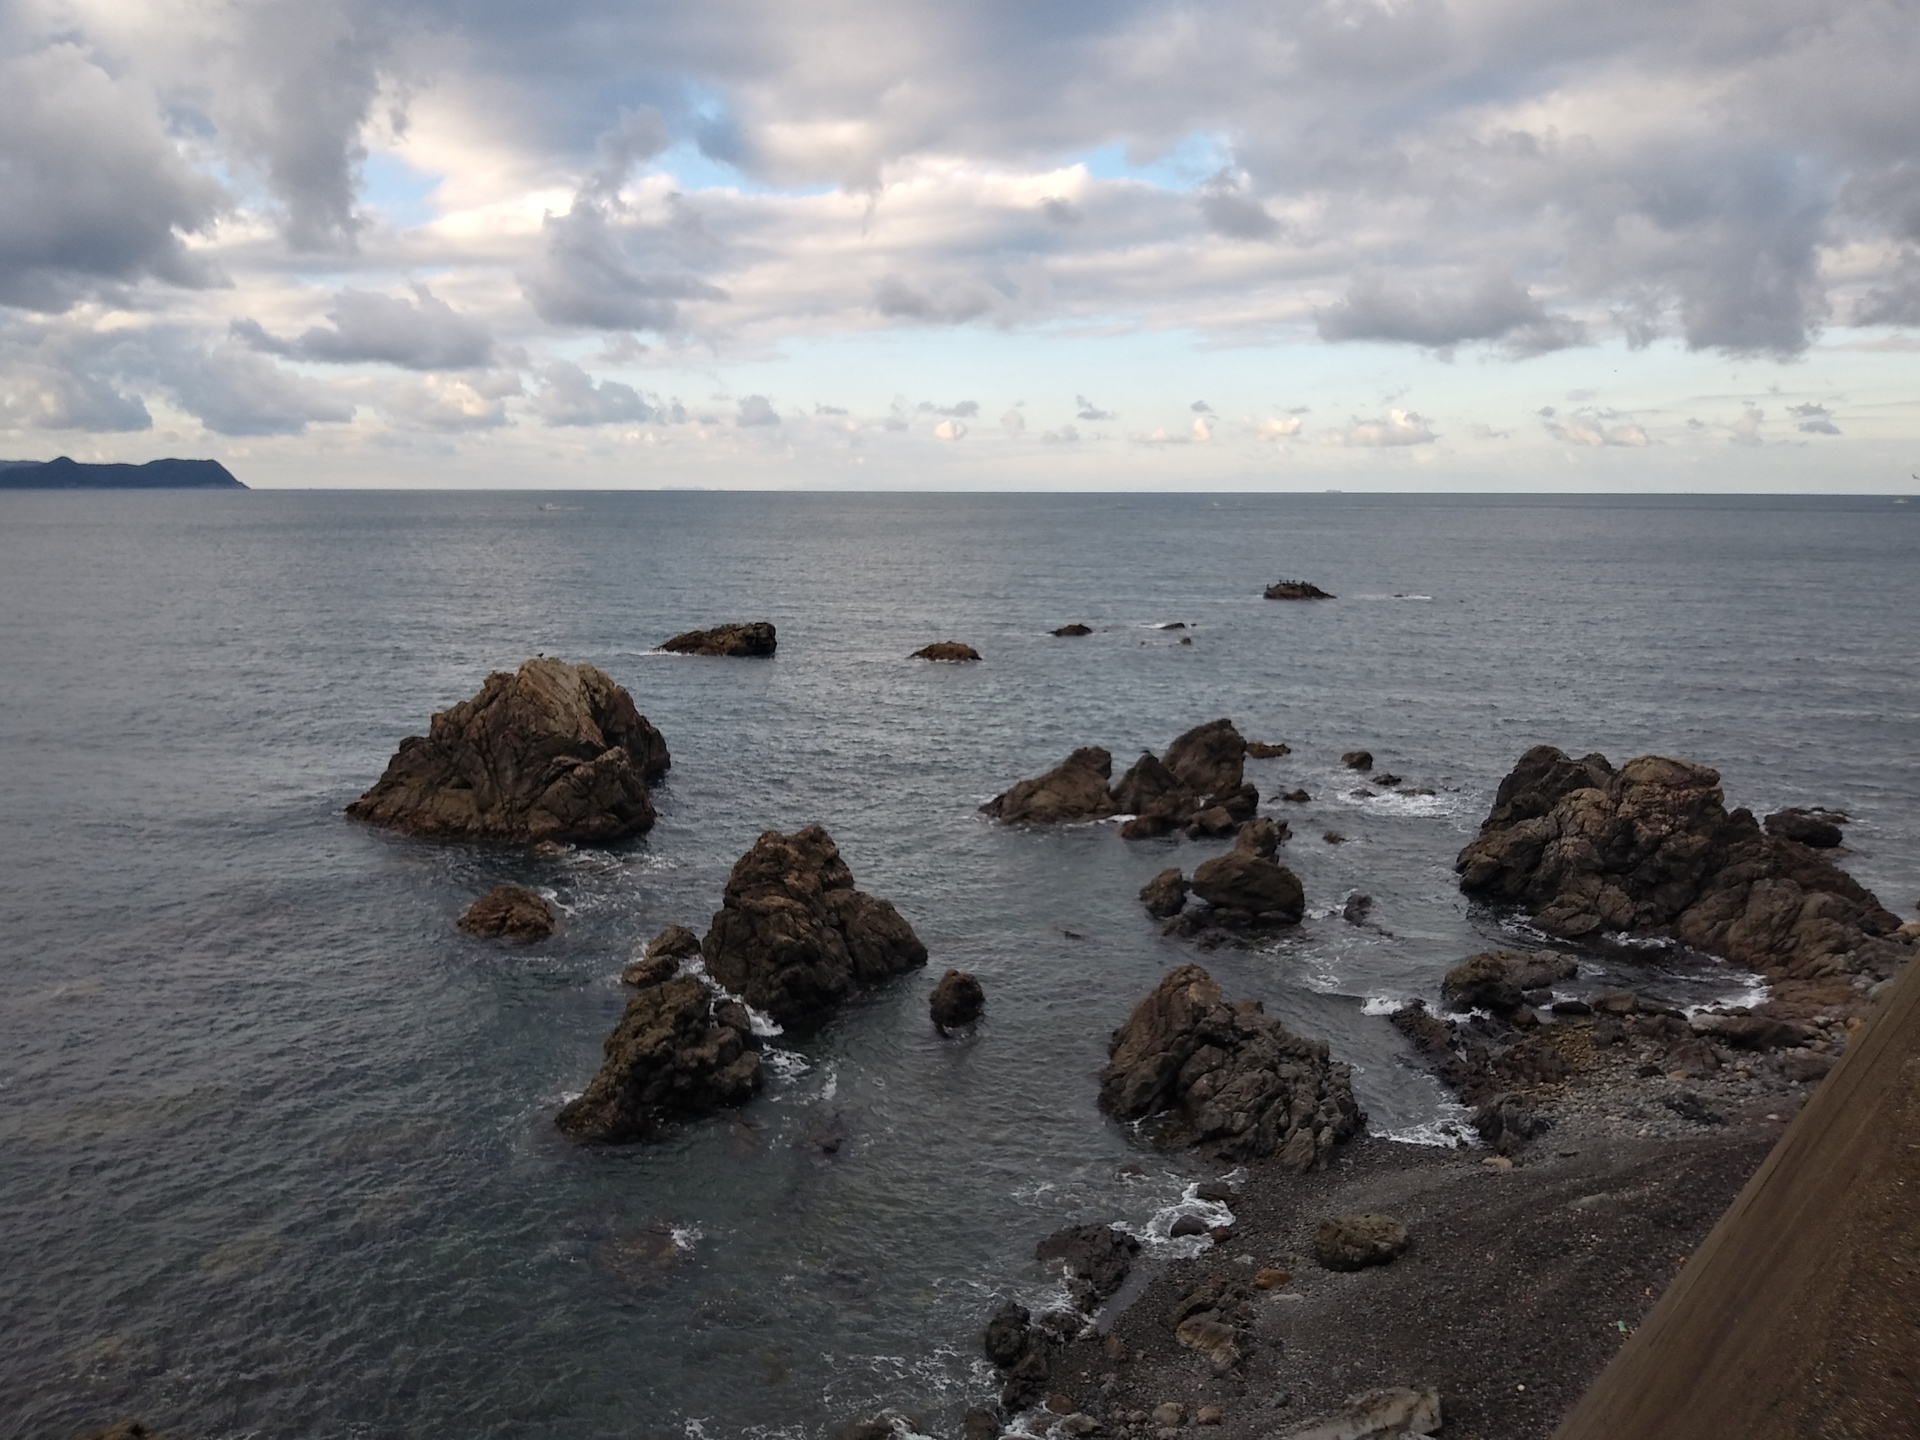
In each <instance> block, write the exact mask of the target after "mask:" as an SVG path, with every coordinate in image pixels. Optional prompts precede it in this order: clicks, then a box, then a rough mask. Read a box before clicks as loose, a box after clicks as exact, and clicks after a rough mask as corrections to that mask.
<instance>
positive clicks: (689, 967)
mask: <svg viewBox="0 0 1920 1440" xmlns="http://www.w3.org/2000/svg"><path fill="white" fill-rule="evenodd" d="M673 973H674V976H675V977H676V978H678V977H679V976H682V975H691V976H692V977H693V978H694V979H696V980H698V981H699V982H700V983H701V984H702V985H704V986H706V987H707V991H708V993H709V994H711V995H714V996H716V997H717V998H719V999H721V1000H731V1001H732V1002H733V1003H734V1004H735V1005H738V1006H739V1007H740V1008H741V1009H742V1010H744V1011H746V1012H747V1028H748V1029H749V1030H751V1031H752V1032H753V1033H754V1035H755V1036H756V1037H757V1038H759V1039H761V1040H771V1039H772V1038H773V1037H774V1036H776V1035H784V1034H786V1033H787V1032H786V1027H785V1026H783V1025H781V1024H779V1023H778V1022H777V1021H775V1020H774V1018H773V1017H772V1016H771V1015H768V1014H765V1013H763V1012H761V1011H759V1010H756V1009H754V1008H753V1006H751V1005H749V1004H747V1002H746V1001H745V1000H744V999H742V998H741V997H740V996H738V995H736V994H734V993H733V992H732V991H731V990H729V989H727V987H726V986H724V985H722V984H721V983H720V982H719V981H718V980H716V979H714V978H713V976H711V975H709V974H708V973H707V962H706V960H705V958H704V957H702V956H699V955H696V956H694V957H693V958H692V959H691V960H682V961H681V962H680V968H679V969H678V970H676V971H674V972H673Z"/></svg>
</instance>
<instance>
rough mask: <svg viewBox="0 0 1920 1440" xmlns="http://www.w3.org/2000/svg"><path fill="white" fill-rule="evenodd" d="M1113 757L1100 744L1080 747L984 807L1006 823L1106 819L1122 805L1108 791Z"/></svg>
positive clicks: (1072, 821) (1051, 823) (1114, 813)
mask: <svg viewBox="0 0 1920 1440" xmlns="http://www.w3.org/2000/svg"><path fill="white" fill-rule="evenodd" d="M1112 774H1113V757H1112V756H1111V755H1109V754H1108V753H1107V752H1106V751H1104V750H1102V749H1100V748H1098V747H1097V746H1091V745H1090V746H1087V747H1085V748H1083V749H1080V750H1076V751H1074V752H1073V754H1071V755H1069V756H1068V757H1067V758H1066V759H1065V760H1063V761H1062V762H1061V763H1060V764H1058V765H1056V766H1054V767H1053V769H1051V770H1049V771H1047V773H1046V774H1044V775H1037V776H1035V777H1034V778H1033V779H1031V780H1022V781H1020V782H1019V783H1018V784H1017V785H1015V786H1014V787H1013V788H1012V789H1010V790H1008V791H1006V792H1005V793H1004V794H1000V795H996V796H994V797H993V799H991V800H989V801H988V802H987V803H986V804H984V805H982V806H981V807H980V809H981V810H982V811H983V812H984V813H985V814H988V815H991V816H992V817H993V818H994V819H996V820H998V821H1000V822H1001V823H1003V824H1007V825H1013V824H1021V825H1072V824H1076V823H1079V822H1083V821H1087V820H1105V819H1107V818H1108V817H1109V816H1112V815H1118V814H1119V813H1120V807H1119V806H1118V805H1116V804H1115V803H1114V799H1113V796H1112V795H1110V794H1108V793H1107V778H1108V777H1109V776H1110V775H1112Z"/></svg>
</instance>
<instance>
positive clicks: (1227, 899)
mask: <svg viewBox="0 0 1920 1440" xmlns="http://www.w3.org/2000/svg"><path fill="white" fill-rule="evenodd" d="M1193 893H1194V894H1196V895H1198V896H1199V897H1200V898H1201V899H1202V900H1205V901H1206V902H1207V903H1208V904H1209V905H1212V906H1213V907H1214V908H1216V909H1219V910H1232V911H1236V912H1238V913H1240V914H1244V915H1249V916H1252V917H1254V918H1256V919H1263V920H1268V921H1275V922H1279V923H1282V924H1289V925H1295V924H1298V923H1299V922H1300V917H1301V916H1302V915H1304V914H1305V913H1306V905H1307V900H1306V891H1305V890H1304V889H1302V888H1301V885H1300V880H1299V877H1298V876H1296V875H1295V874H1294V873H1293V872H1292V871H1291V870H1289V869H1287V868H1286V866H1284V865H1276V864H1275V863H1274V862H1273V861H1271V860H1264V859H1262V858H1261V857H1260V856H1259V855H1258V854H1255V853H1254V852H1252V851H1250V850H1239V849H1235V850H1229V851H1228V852H1227V853H1226V854H1225V855H1216V856H1214V858H1213V859H1211V860H1206V861H1203V862H1201V864H1200V865H1199V867H1198V868H1196V869H1195V870H1194V872H1193Z"/></svg>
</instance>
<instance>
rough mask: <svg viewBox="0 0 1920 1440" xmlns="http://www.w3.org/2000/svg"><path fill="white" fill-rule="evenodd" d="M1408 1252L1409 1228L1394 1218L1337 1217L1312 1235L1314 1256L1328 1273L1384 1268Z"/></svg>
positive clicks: (1332, 1217) (1376, 1216)
mask: <svg viewBox="0 0 1920 1440" xmlns="http://www.w3.org/2000/svg"><path fill="white" fill-rule="evenodd" d="M1406 1248H1407V1227H1406V1226H1404V1225H1402V1224H1401V1223H1400V1222H1399V1221H1398V1220H1396V1219H1394V1218H1393V1217H1392V1216H1391V1215H1373V1214H1369V1215H1334V1216H1330V1217H1328V1218H1327V1219H1325V1220H1322V1221H1321V1222H1320V1224H1319V1225H1318V1227H1316V1228H1315V1230H1314V1232H1313V1256H1314V1259H1316V1260H1318V1261H1319V1262H1320V1263H1321V1264H1322V1265H1323V1266H1325V1267H1326V1268H1327V1269H1329V1270H1364V1269H1366V1268H1367V1267H1368V1266H1369V1265H1385V1264H1386V1263H1387V1262H1388V1261H1390V1260H1392V1259H1394V1258H1395V1257H1396V1256H1398V1255H1399V1254H1400V1252H1401V1251H1403V1250H1405V1249H1406Z"/></svg>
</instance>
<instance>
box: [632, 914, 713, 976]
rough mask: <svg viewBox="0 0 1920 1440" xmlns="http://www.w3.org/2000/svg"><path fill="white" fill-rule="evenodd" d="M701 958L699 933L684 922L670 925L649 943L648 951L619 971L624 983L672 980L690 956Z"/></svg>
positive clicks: (693, 958)
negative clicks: (683, 923) (695, 932)
mask: <svg viewBox="0 0 1920 1440" xmlns="http://www.w3.org/2000/svg"><path fill="white" fill-rule="evenodd" d="M699 958H700V937H699V936H698V935H696V934H694V933H693V931H691V930H689V929H688V928H687V927H686V926H684V925H669V926H667V928H666V929H664V930H662V931H661V932H660V933H659V934H658V935H656V936H654V937H653V939H652V940H651V941H649V942H648V944H647V953H646V954H645V955H644V956H642V957H641V958H640V959H638V960H635V961H633V962H632V963H631V964H629V965H628V966H627V967H626V969H624V970H622V971H621V972H620V983H621V984H622V985H654V984H657V983H659V982H660V981H662V980H670V979H672V978H673V977H674V976H675V975H676V974H678V973H679V971H680V967H681V966H682V965H684V964H685V963H686V962H687V961H689V960H698V959H699Z"/></svg>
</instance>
